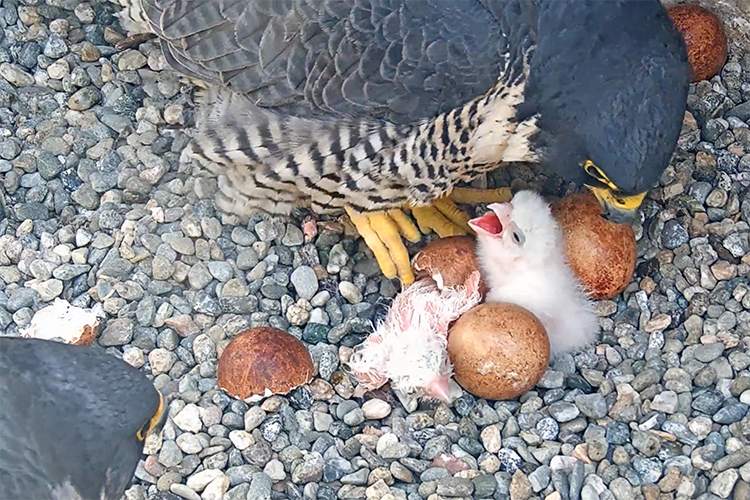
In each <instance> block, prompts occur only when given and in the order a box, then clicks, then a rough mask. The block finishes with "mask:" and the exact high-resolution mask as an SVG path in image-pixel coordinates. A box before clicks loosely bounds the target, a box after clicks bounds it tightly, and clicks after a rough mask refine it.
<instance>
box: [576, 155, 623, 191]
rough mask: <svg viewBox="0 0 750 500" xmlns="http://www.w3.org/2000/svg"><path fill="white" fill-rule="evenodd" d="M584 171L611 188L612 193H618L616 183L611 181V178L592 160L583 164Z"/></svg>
mask: <svg viewBox="0 0 750 500" xmlns="http://www.w3.org/2000/svg"><path fill="white" fill-rule="evenodd" d="M583 170H584V171H585V172H586V173H587V174H588V175H590V176H591V177H593V178H594V179H596V180H597V181H599V182H601V183H602V184H604V185H605V186H607V187H609V189H611V190H612V191H617V189H618V188H617V186H616V185H615V183H614V182H612V181H611V180H609V177H607V175H606V174H605V173H604V172H602V170H601V169H600V168H599V167H597V166H596V165H594V162H592V161H591V160H586V162H585V163H584V164H583Z"/></svg>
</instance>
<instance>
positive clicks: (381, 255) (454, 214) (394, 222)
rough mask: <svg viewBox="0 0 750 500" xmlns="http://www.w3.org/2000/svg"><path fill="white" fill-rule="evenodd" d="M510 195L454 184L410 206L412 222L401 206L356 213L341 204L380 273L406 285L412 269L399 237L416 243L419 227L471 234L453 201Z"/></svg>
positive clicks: (411, 279) (503, 190)
mask: <svg viewBox="0 0 750 500" xmlns="http://www.w3.org/2000/svg"><path fill="white" fill-rule="evenodd" d="M510 199H511V192H510V189H509V188H499V189H474V188H455V189H454V190H453V191H451V193H450V195H448V196H446V197H444V198H441V199H439V200H436V201H435V202H434V204H433V205H431V206H425V207H411V214H412V215H413V216H414V218H415V219H416V221H417V225H416V226H415V225H414V223H413V222H412V221H411V219H410V218H409V217H408V216H407V215H406V214H405V213H404V212H403V211H402V210H401V209H393V210H388V211H386V212H371V213H365V214H360V213H357V212H355V211H354V210H353V209H352V208H351V207H349V206H347V207H345V208H346V213H347V214H349V218H350V219H351V221H352V224H354V227H355V228H356V229H357V232H358V233H359V234H360V235H361V236H362V238H363V239H364V241H365V244H366V245H367V246H368V247H370V249H371V250H372V253H373V254H374V255H375V259H377V261H378V265H379V266H380V270H381V271H382V273H383V275H384V276H385V277H386V278H388V279H392V278H395V277H399V278H400V279H401V282H402V286H404V287H406V286H408V285H411V284H412V283H413V282H414V273H413V272H412V269H411V262H410V259H409V253H408V252H407V250H406V247H405V246H404V242H403V240H402V238H405V239H407V240H409V241H411V242H412V243H416V242H417V241H419V240H420V238H421V236H420V231H421V232H422V233H424V234H427V233H429V232H431V231H434V232H435V233H436V234H437V235H438V236H439V237H440V238H446V237H449V236H458V235H466V234H473V233H474V231H472V230H471V228H470V227H469V225H468V221H469V216H468V214H466V213H465V212H463V211H462V210H461V209H459V208H458V207H457V206H456V203H465V204H479V203H502V202H506V201H510ZM404 208H406V207H404ZM417 227H418V228H419V229H417Z"/></svg>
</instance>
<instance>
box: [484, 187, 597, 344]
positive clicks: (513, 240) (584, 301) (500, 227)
mask: <svg viewBox="0 0 750 500" xmlns="http://www.w3.org/2000/svg"><path fill="white" fill-rule="evenodd" d="M488 208H489V209H490V211H489V212H488V213H486V214H485V215H483V216H481V217H478V218H476V219H472V220H471V221H469V225H470V226H471V227H472V228H473V229H474V231H476V233H477V256H478V260H479V265H480V268H481V270H482V275H483V276H484V279H485V281H486V283H487V287H488V288H489V292H488V294H487V297H486V299H485V301H486V302H506V303H512V304H517V305H519V306H522V307H525V308H526V309H528V310H529V311H531V312H532V313H533V314H534V315H536V316H537V317H538V318H539V320H540V321H541V322H542V324H543V325H544V327H545V329H546V330H547V335H548V337H549V341H550V353H551V356H553V357H554V356H556V355H558V354H561V353H564V352H568V351H575V350H579V349H582V348H584V347H586V346H587V345H589V344H591V343H592V342H593V341H594V340H596V338H597V337H598V334H599V322H598V319H597V316H596V313H595V311H594V307H593V302H592V301H591V300H590V299H589V297H588V295H587V294H586V292H585V290H584V288H583V286H582V285H581V283H580V282H579V281H578V279H577V278H576V276H575V274H573V271H572V269H571V268H570V266H569V265H568V261H567V258H566V257H565V253H564V250H563V235H562V230H561V229H560V226H559V225H558V223H557V221H556V220H555V219H554V217H553V216H552V211H551V209H550V206H549V204H548V203H547V202H546V201H545V200H544V199H543V198H542V197H541V196H540V195H539V194H537V193H535V192H533V191H519V192H518V193H516V194H515V196H513V199H512V200H511V201H510V202H509V203H494V204H491V205H489V206H488Z"/></svg>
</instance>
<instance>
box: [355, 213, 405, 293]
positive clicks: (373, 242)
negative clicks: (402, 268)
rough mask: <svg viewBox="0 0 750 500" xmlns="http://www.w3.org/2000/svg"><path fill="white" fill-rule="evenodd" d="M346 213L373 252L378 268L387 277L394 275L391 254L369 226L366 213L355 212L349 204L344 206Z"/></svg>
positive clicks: (394, 267)
mask: <svg viewBox="0 0 750 500" xmlns="http://www.w3.org/2000/svg"><path fill="white" fill-rule="evenodd" d="M345 208H346V213H347V214H349V218H350V219H351V220H352V224H354V227H356V228H357V232H358V233H359V234H360V235H361V236H362V238H363V239H364V240H365V244H366V245H367V246H368V247H370V249H371V250H372V253H374V254H375V259H377V261H378V265H379V266H380V270H381V271H382V272H383V275H384V276H385V277H386V278H388V279H391V278H395V277H396V264H394V263H393V261H392V260H391V256H390V255H389V254H388V249H387V248H386V247H385V245H384V244H383V242H382V241H380V238H379V237H378V234H377V233H376V232H375V231H374V230H373V228H372V227H370V222H369V221H368V219H367V216H366V215H360V214H358V213H355V212H354V210H352V209H351V208H350V207H349V206H346V207H345Z"/></svg>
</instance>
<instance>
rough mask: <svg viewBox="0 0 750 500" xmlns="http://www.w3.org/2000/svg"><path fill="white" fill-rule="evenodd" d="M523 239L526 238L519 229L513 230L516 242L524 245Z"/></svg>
mask: <svg viewBox="0 0 750 500" xmlns="http://www.w3.org/2000/svg"><path fill="white" fill-rule="evenodd" d="M523 240H524V238H523V235H522V234H521V233H519V232H517V231H513V241H515V242H516V244H518V245H522V244H523Z"/></svg>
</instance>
